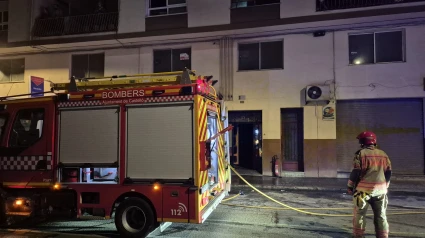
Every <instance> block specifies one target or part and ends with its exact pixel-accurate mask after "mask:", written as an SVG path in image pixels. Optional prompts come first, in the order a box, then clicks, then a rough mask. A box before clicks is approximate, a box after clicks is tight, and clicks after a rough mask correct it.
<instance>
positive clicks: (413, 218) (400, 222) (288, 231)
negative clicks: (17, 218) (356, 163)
mask: <svg viewBox="0 0 425 238" xmlns="http://www.w3.org/2000/svg"><path fill="white" fill-rule="evenodd" d="M235 192H237V191H233V194H231V195H230V196H229V197H227V199H229V198H233V199H230V200H227V201H223V203H222V204H221V205H219V206H218V208H217V210H216V211H215V212H213V213H212V214H211V216H210V217H209V218H208V219H207V221H206V222H205V223H204V224H199V225H195V224H177V223H174V224H172V225H171V226H170V227H169V228H167V229H166V230H165V231H164V232H163V233H160V232H159V231H155V232H153V233H151V234H150V235H149V237H169V238H171V237H174V238H176V237H189V238H191V237H196V238H198V237H199V238H203V237H205V238H210V237H223V238H227V237H229V238H230V237H235V238H239V237H241V238H242V237H276V238H277V237H279V238H281V237H300V238H301V237H350V232H351V211H352V205H351V197H350V196H348V195H344V194H343V193H341V192H331V191H301V190H300V191H293V192H288V191H276V190H274V191H270V190H264V192H265V193H266V194H267V195H269V196H271V197H273V198H275V199H277V200H278V201H280V202H283V203H285V204H288V205H290V206H293V207H296V208H301V209H304V210H305V211H309V212H316V213H323V214H325V215H326V216H315V215H314V216H313V215H306V214H302V213H299V212H296V211H292V210H288V209H287V208H285V207H282V206H280V205H278V204H276V203H274V202H272V201H270V200H268V199H267V198H265V197H264V196H262V195H260V194H258V193H257V192H253V191H252V190H250V189H243V190H242V192H243V194H244V195H238V196H236V197H234V196H235ZM389 203H390V204H389V208H388V219H389V223H390V227H391V235H390V237H425V223H423V221H424V220H425V194H419V193H417V194H415V195H410V196H405V195H401V194H399V195H389ZM418 212H419V213H420V214H415V213H418ZM369 213H371V212H369ZM329 215H343V216H342V217H333V216H329ZM367 224H368V225H367V229H366V230H367V236H366V237H374V235H373V230H374V227H373V220H372V218H371V217H368V219H367ZM26 229H29V230H31V231H33V232H32V233H29V232H28V230H26V231H25V230H17V231H15V232H6V231H3V233H2V231H0V237H31V238H32V237H43V238H44V237H64V238H65V237H77V236H78V237H119V235H118V234H117V233H116V230H115V226H114V222H113V220H100V221H65V222H60V221H56V222H44V223H40V224H36V225H33V226H28V227H26ZM17 232H20V234H19V233H17ZM37 232H44V233H37ZM54 232H60V234H58V233H54ZM70 234H74V236H70ZM2 235H3V236H2ZM75 235H77V236H75Z"/></svg>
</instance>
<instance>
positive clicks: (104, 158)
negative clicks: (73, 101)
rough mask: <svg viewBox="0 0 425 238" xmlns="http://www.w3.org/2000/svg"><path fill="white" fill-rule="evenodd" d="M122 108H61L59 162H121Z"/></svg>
mask: <svg viewBox="0 0 425 238" xmlns="http://www.w3.org/2000/svg"><path fill="white" fill-rule="evenodd" d="M119 114H120V113H119V108H96V109H93V108H91V109H71V110H69V109H65V110H61V111H60V115H59V116H60V118H59V119H60V124H59V128H60V134H59V161H60V162H62V163H70V164H73V163H80V164H81V163H93V164H96V163H114V162H117V161H118V152H119V149H118V145H119V144H118V140H119V134H118V133H119Z"/></svg>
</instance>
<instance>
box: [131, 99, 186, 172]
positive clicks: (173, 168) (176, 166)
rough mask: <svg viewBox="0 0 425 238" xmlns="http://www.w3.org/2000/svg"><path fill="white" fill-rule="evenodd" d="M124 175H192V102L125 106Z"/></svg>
mask: <svg viewBox="0 0 425 238" xmlns="http://www.w3.org/2000/svg"><path fill="white" fill-rule="evenodd" d="M127 133H128V134H127V177H130V178H132V179H170V180H172V179H179V180H180V179H189V178H193V158H194V145H193V138H194V128H193V104H192V103H190V104H187V103H184V104H177V103H173V104H166V105H164V104H161V105H149V106H147V105H146V106H138V107H128V108H127Z"/></svg>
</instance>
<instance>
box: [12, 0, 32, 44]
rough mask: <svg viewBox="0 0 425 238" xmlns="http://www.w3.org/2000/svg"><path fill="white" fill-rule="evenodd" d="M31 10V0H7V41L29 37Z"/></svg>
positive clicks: (23, 39)
mask: <svg viewBox="0 0 425 238" xmlns="http://www.w3.org/2000/svg"><path fill="white" fill-rule="evenodd" d="M31 11H32V6H31V0H13V1H9V35H8V41H9V42H17V41H28V40H29V39H30V33H31Z"/></svg>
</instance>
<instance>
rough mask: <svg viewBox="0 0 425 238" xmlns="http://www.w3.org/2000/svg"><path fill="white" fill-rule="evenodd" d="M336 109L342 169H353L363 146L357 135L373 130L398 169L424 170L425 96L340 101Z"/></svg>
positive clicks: (400, 171) (407, 171)
mask: <svg viewBox="0 0 425 238" xmlns="http://www.w3.org/2000/svg"><path fill="white" fill-rule="evenodd" d="M336 109H337V110H336V129H337V159H338V172H349V171H351V169H352V161H353V158H354V153H355V152H356V151H357V150H358V149H359V148H360V147H359V144H358V141H357V139H356V136H357V135H358V134H359V133H360V132H362V131H364V130H369V131H373V132H374V133H376V135H377V137H378V148H381V149H383V150H384V151H385V152H386V153H387V154H388V156H389V157H390V159H391V162H392V165H393V172H394V173H396V174H406V175H408V174H411V175H422V174H424V135H423V101H422V99H373V100H347V101H338V102H337V106H336Z"/></svg>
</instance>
